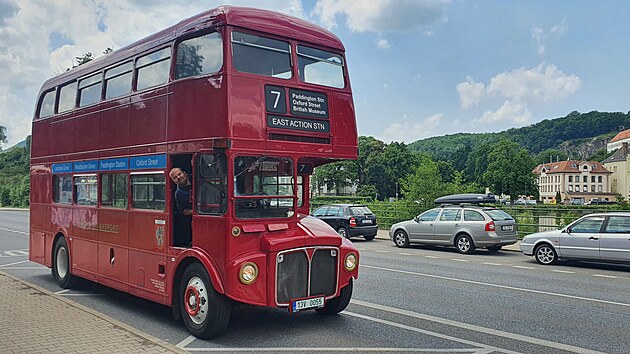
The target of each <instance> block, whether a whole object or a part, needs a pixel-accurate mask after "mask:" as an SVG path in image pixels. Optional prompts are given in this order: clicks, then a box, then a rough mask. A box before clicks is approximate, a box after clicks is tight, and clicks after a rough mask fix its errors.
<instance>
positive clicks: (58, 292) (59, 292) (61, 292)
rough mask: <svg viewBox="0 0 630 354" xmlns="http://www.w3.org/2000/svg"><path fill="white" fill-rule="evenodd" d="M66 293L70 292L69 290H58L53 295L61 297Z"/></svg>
mask: <svg viewBox="0 0 630 354" xmlns="http://www.w3.org/2000/svg"><path fill="white" fill-rule="evenodd" d="M68 291H70V290H68V289H65V290H59V291H57V292H56V293H55V294H57V295H62V294H65V293H67V292H68Z"/></svg>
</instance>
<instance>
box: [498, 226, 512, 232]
mask: <svg viewBox="0 0 630 354" xmlns="http://www.w3.org/2000/svg"><path fill="white" fill-rule="evenodd" d="M501 230H503V231H512V230H514V226H513V225H503V226H501Z"/></svg>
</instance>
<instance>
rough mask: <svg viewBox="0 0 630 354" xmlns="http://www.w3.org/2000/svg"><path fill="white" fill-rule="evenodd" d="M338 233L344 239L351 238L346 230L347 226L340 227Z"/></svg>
mask: <svg viewBox="0 0 630 354" xmlns="http://www.w3.org/2000/svg"><path fill="white" fill-rule="evenodd" d="M337 233H338V234H339V236H341V237H344V238H348V239H349V238H350V234H349V233H348V229H346V228H345V226H340V227H339V228H338V229H337Z"/></svg>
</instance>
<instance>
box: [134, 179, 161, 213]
mask: <svg viewBox="0 0 630 354" xmlns="http://www.w3.org/2000/svg"><path fill="white" fill-rule="evenodd" d="M131 195H132V198H133V199H132V206H133V207H134V208H135V209H149V210H164V209H165V207H166V179H165V177H164V173H155V174H142V175H131Z"/></svg>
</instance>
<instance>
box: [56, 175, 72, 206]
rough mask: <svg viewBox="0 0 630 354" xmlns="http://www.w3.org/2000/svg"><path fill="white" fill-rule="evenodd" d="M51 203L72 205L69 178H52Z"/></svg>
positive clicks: (70, 178) (70, 179)
mask: <svg viewBox="0 0 630 354" xmlns="http://www.w3.org/2000/svg"><path fill="white" fill-rule="evenodd" d="M53 201H54V202H55V203H60V204H72V177H71V176H53Z"/></svg>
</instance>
